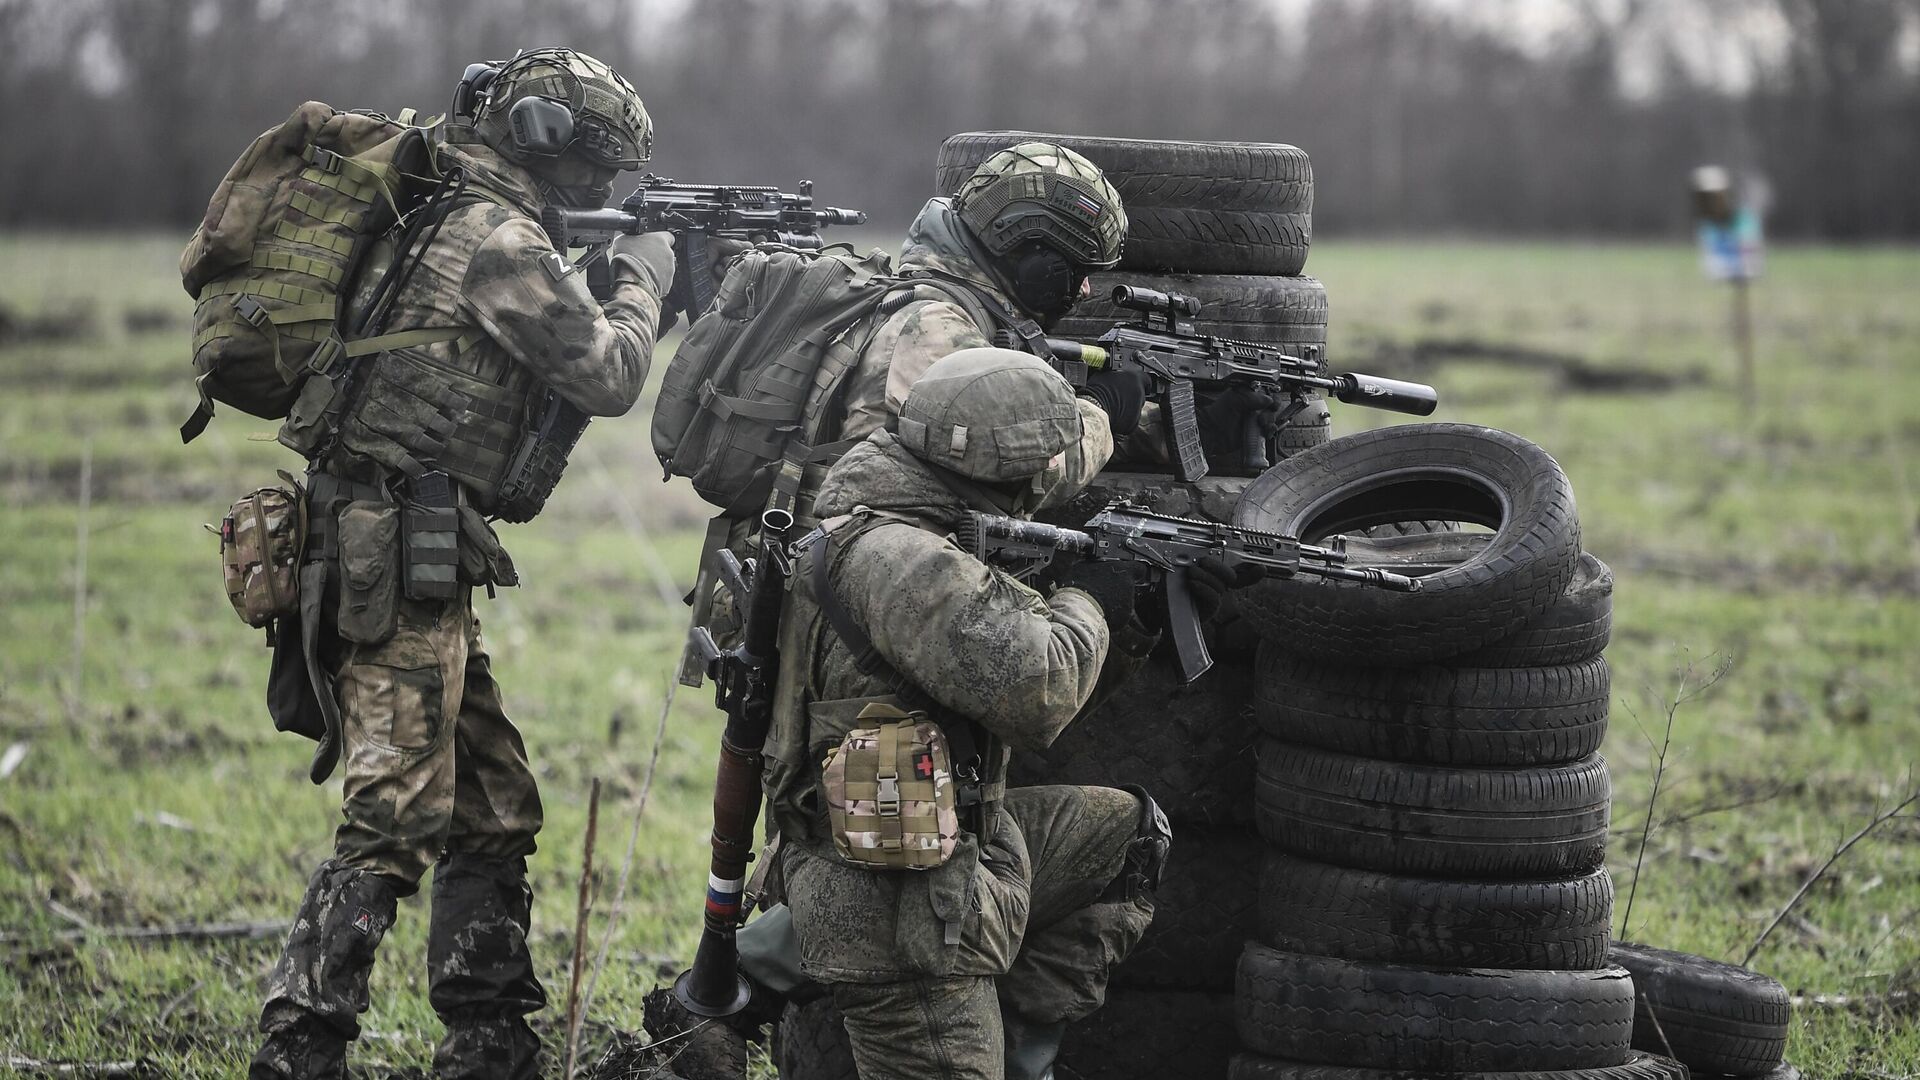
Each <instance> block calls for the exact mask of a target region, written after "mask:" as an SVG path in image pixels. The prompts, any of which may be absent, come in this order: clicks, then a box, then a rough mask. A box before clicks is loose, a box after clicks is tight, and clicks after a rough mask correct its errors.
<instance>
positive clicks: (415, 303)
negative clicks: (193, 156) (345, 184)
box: [280, 129, 660, 509]
mask: <svg viewBox="0 0 1920 1080" xmlns="http://www.w3.org/2000/svg"><path fill="white" fill-rule="evenodd" d="M455 133H456V135H457V129H456V132H455ZM438 152H439V155H440V159H441V162H442V164H443V166H444V165H448V164H458V165H460V166H462V167H464V168H466V169H467V170H468V173H469V175H470V176H471V177H472V178H473V181H472V182H473V183H474V184H476V185H478V186H479V187H482V188H484V189H485V190H486V191H488V192H491V193H494V194H495V195H497V196H498V197H499V201H498V202H496V201H492V200H489V199H480V200H474V201H468V202H464V203H462V204H461V205H459V206H458V207H456V208H455V209H454V210H453V211H451V212H450V213H449V214H448V216H447V219H446V221H445V223H444V224H442V225H441V228H440V234H439V236H438V237H437V238H436V239H435V240H434V243H433V245H432V246H431V247H429V248H428V249H427V250H426V252H425V254H424V255H422V256H421V257H420V260H419V265H418V266H417V267H416V268H415V269H414V271H413V275H412V277H411V278H410V279H409V281H408V283H407V287H406V288H405V289H404V290H402V291H401V293H400V295H399V297H398V298H397V299H396V300H395V301H394V304H393V307H392V309H391V311H390V312H389V315H388V318H387V330H388V331H390V332H400V331H405V330H412V329H427V328H438V327H449V326H455V327H458V326H464V327H471V328H473V332H472V333H471V334H470V335H469V336H467V337H464V338H462V339H460V340H456V341H448V342H440V343H435V344H429V345H419V346H414V347H411V348H407V349H401V350H397V351H396V352H394V353H390V354H379V355H377V356H374V357H370V358H368V360H365V361H362V363H365V364H369V366H370V367H371V371H370V372H368V373H367V374H366V376H365V377H363V382H364V387H363V392H362V394H361V400H360V402H359V404H358V405H357V406H356V408H355V410H354V412H353V413H352V414H351V415H350V416H348V417H347V418H346V420H345V422H344V424H343V426H342V429H341V432H340V439H339V443H338V446H337V447H336V448H335V450H334V453H333V456H332V458H331V459H330V460H329V461H327V462H326V463H325V465H326V468H327V469H328V471H330V472H334V473H335V474H336V475H340V476H343V477H345V478H347V479H354V480H363V481H373V480H377V479H379V478H380V477H381V476H382V475H383V474H390V473H398V472H403V471H405V470H407V469H408V468H410V467H411V465H410V463H412V462H432V463H434V464H437V465H439V466H441V467H443V468H445V469H446V470H447V472H449V473H450V474H451V475H453V476H454V478H455V479H456V480H459V481H461V482H462V483H463V484H464V485H465V486H466V487H468V489H469V492H470V494H472V495H473V496H474V498H475V499H476V501H477V502H478V504H479V505H480V506H481V507H482V508H483V509H484V508H486V506H487V500H488V498H489V497H490V495H491V491H490V490H489V488H490V486H491V485H493V484H497V483H498V482H499V479H500V476H501V475H502V474H503V473H504V471H505V469H506V466H507V464H508V455H509V454H510V453H511V452H512V450H513V445H514V443H513V440H514V439H516V438H517V437H518V435H519V431H520V426H521V423H522V420H523V417H524V415H525V408H526V397H527V394H528V392H529V390H530V389H531V388H532V387H533V386H534V384H535V382H536V381H538V382H541V383H545V384H546V385H548V386H551V387H552V388H553V389H554V390H555V391H557V392H558V393H559V394H560V395H561V396H563V397H565V398H566V399H567V400H568V401H570V402H571V403H573V404H574V405H576V406H578V407H579V408H580V409H581V410H583V411H585V412H587V413H589V414H591V415H594V416H618V415H621V414H623V413H625V412H626V411H627V410H628V409H630V408H632V406H633V403H634V401H636V400H637V399H638V398H639V395H640V388H641V386H642V385H643V384H644V383H645V382H646V378H647V372H648V369H649V367H650V366H651V363H652V355H653V344H654V336H655V333H656V331H657V329H658V327H659V322H660V299H659V297H658V296H656V295H655V294H654V292H653V291H652V286H651V284H650V283H649V282H647V281H643V280H642V278H641V275H640V274H638V273H637V272H635V271H634V270H633V269H631V268H630V267H625V266H622V267H620V268H619V269H617V270H616V272H615V286H614V292H613V296H612V298H611V299H610V300H609V301H608V302H607V303H606V305H605V306H604V307H603V306H602V305H601V304H599V303H598V302H596V301H595V300H594V299H593V296H592V294H591V293H590V292H589V291H588V289H587V283H586V274H585V272H584V271H582V270H580V269H579V268H577V267H575V266H573V264H571V263H569V262H567V261H566V259H565V258H564V253H560V252H556V251H554V249H553V245H552V243H551V242H549V241H548V239H547V235H546V232H545V231H544V230H542V229H541V227H540V224H539V221H538V217H539V213H540V209H541V206H542V202H541V199H540V195H539V193H538V192H537V190H536V189H535V186H534V183H533V181H532V178H531V177H530V176H528V174H527V173H526V172H525V170H523V169H521V168H519V167H518V166H515V165H513V164H512V163H511V162H509V161H507V160H506V159H505V158H503V157H501V156H500V155H499V154H497V153H495V152H494V151H493V150H490V149H488V148H487V147H485V146H483V145H480V144H479V143H475V142H449V143H446V144H443V145H442V146H441V147H440V148H439V151H438ZM391 258H392V253H391V251H389V250H384V249H383V250H380V251H376V253H375V254H374V256H373V257H372V258H370V259H369V265H368V267H367V269H366V271H365V272H364V273H363V274H362V277H361V281H360V288H359V290H358V291H357V293H356V294H355V296H354V297H353V299H352V301H351V302H350V303H349V306H348V319H349V320H351V319H352V318H354V317H356V316H357V314H358V312H359V311H360V310H361V309H362V308H363V307H364V306H365V304H366V303H367V302H368V300H369V297H370V294H371V292H372V290H373V288H374V286H375V285H376V284H377V283H378V281H379V279H380V276H381V271H382V270H383V269H384V264H385V263H386V262H388V261H390V260H391ZM319 381H320V380H312V382H319ZM323 404H324V400H323V399H321V398H320V395H319V394H318V393H316V394H313V395H309V394H304V393H303V394H302V397H301V399H300V400H299V401H298V402H296V403H295V405H294V409H293V413H292V414H291V415H290V416H289V417H288V420H287V423H286V424H285V425H283V426H282V428H281V434H280V441H281V442H283V443H285V444H287V445H288V446H291V447H293V448H294V449H296V450H299V451H302V452H307V451H310V450H312V449H313V448H314V447H315V445H316V444H317V442H318V436H319V433H318V432H316V431H315V424H316V416H315V413H316V412H317V410H318V408H319V406H320V405H323Z"/></svg>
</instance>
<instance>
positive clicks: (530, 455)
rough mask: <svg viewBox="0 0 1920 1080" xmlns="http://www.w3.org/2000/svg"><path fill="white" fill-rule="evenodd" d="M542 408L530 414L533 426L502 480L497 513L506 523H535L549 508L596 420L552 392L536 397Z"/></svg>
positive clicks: (495, 509) (496, 500)
mask: <svg viewBox="0 0 1920 1080" xmlns="http://www.w3.org/2000/svg"><path fill="white" fill-rule="evenodd" d="M534 397H535V399H536V400H537V402H538V404H537V406H536V407H533V408H530V409H528V410H527V414H528V416H529V417H530V419H531V422H530V423H529V424H527V426H526V430H525V431H524V432H522V433H521V435H520V441H519V443H518V444H517V445H516V446H515V447H514V450H513V455H512V457H510V458H509V459H508V461H507V467H506V471H505V472H504V474H503V475H502V476H501V478H500V486H499V493H498V494H497V495H496V496H495V497H494V501H493V512H494V514H495V515H496V516H497V517H499V518H500V519H501V520H503V521H511V522H515V523H518V522H522V521H531V520H533V517H534V515H536V514H538V513H539V512H540V511H541V510H542V509H544V508H545V507H546V505H547V496H549V495H552V494H553V489H554V488H556V487H558V486H559V484H560V474H561V473H562V472H565V471H566V468H567V456H568V455H569V454H571V453H573V447H574V444H575V443H577V442H579V441H580V436H581V434H582V433H583V432H585V431H586V430H587V422H588V421H589V420H591V419H592V417H590V416H588V415H587V414H586V413H585V412H583V411H581V410H580V408H579V407H578V406H576V405H574V404H573V403H572V402H570V401H568V400H567V399H566V398H563V397H561V396H560V395H559V394H557V393H555V392H553V391H552V390H540V391H537V392H536V393H535V395H534Z"/></svg>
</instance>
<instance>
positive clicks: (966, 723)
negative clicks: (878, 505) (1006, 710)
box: [794, 506, 1007, 832]
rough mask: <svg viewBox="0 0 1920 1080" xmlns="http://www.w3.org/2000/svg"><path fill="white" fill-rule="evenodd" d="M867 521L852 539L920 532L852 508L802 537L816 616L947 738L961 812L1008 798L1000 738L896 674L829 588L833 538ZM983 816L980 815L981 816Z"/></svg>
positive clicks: (866, 671)
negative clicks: (887, 530) (879, 531)
mask: <svg viewBox="0 0 1920 1080" xmlns="http://www.w3.org/2000/svg"><path fill="white" fill-rule="evenodd" d="M861 517H865V518H869V519H871V520H870V522H863V523H861V524H859V525H856V526H855V527H854V535H856V536H857V535H859V534H860V533H863V532H866V531H867V530H868V529H871V528H874V527H875V526H878V525H882V524H886V523H887V522H889V521H891V522H897V523H900V524H904V525H910V526H912V527H913V528H916V529H917V528H920V525H919V523H918V522H915V521H914V520H913V519H912V518H908V517H903V516H901V515H899V514H890V513H887V512H886V511H884V510H874V509H872V508H870V507H864V506H862V507H856V508H855V509H854V511H853V514H851V515H849V516H848V517H846V518H840V519H837V520H835V521H828V522H822V523H821V524H820V525H819V526H818V527H817V528H815V529H814V530H813V532H811V533H809V534H808V535H806V536H803V537H801V538H800V541H799V542H798V543H797V544H795V545H794V546H795V551H796V552H797V553H798V554H799V555H800V557H801V558H802V559H804V560H805V561H806V562H807V569H806V574H807V584H808V588H809V589H810V590H811V591H812V592H813V599H814V603H815V604H817V605H818V606H819V608H820V613H821V614H822V615H823V616H825V617H826V620H827V625H828V626H829V627H830V628H831V629H832V630H833V632H834V634H835V636H837V637H839V639H840V640H841V642H842V643H843V644H845V645H846V647H847V650H848V651H849V652H851V653H852V654H853V662H854V666H856V667H858V668H859V669H860V673H861V674H863V675H865V676H867V677H868V678H872V679H878V680H880V681H881V682H883V683H885V684H886V685H887V688H888V690H890V691H891V692H892V693H893V694H894V696H896V697H898V698H899V699H900V700H901V701H904V702H906V703H907V706H908V708H911V709H917V710H920V711H923V712H925V713H927V714H928V715H929V716H930V717H933V718H934V722H935V723H938V724H939V725H940V729H941V730H942V731H944V732H945V733H946V736H947V746H948V749H949V751H950V752H951V754H952V758H953V761H952V765H953V775H954V779H955V781H956V786H957V788H958V790H959V802H960V806H961V807H962V808H969V807H985V806H986V805H987V804H991V803H997V802H999V801H1000V800H1001V799H1002V798H1004V797H1005V796H1006V792H1007V785H1006V780H1005V778H1004V777H1000V776H996V775H993V773H994V772H996V771H997V768H998V762H999V757H1000V741H999V737H998V736H996V735H994V734H993V733H991V732H989V731H988V730H987V729H986V728H985V727H983V726H981V724H980V723H979V721H977V720H974V719H973V718H971V717H964V716H960V715H958V714H957V713H955V712H954V711H953V710H952V709H949V708H947V707H946V706H944V705H942V704H940V703H939V702H938V701H935V700H934V699H933V696H932V695H930V694H928V693H927V692H926V691H925V690H922V689H920V687H919V686H918V685H916V684H915V683H914V682H913V681H912V680H910V679H908V678H907V677H906V676H905V675H903V674H901V673H900V670H899V669H898V668H896V667H894V666H893V665H892V664H891V663H889V662H888V661H887V658H886V657H885V656H882V655H881V654H880V650H879V649H878V648H876V647H875V646H874V644H873V638H872V637H870V636H869V635H868V634H867V631H866V628H865V627H863V626H861V625H860V622H859V620H858V619H855V618H854V616H853V612H851V611H849V610H847V605H846V604H844V603H842V602H841V600H840V596H839V594H838V593H836V592H835V591H834V588H833V577H832V563H833V542H834V539H835V537H834V534H835V532H837V531H838V530H839V529H840V528H841V527H844V526H845V525H846V523H847V522H848V521H850V520H852V519H854V518H861ZM981 813H982V815H983V816H984V810H982V811H981ZM981 824H982V820H981V819H980V818H976V819H975V821H974V831H975V832H981V831H983V830H982V828H981Z"/></svg>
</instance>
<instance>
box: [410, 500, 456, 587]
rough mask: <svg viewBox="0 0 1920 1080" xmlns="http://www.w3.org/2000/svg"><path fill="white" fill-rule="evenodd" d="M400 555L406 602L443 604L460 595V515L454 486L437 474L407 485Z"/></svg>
mask: <svg viewBox="0 0 1920 1080" xmlns="http://www.w3.org/2000/svg"><path fill="white" fill-rule="evenodd" d="M406 491H407V502H406V507H405V509H404V510H403V511H402V514H401V519H402V522H403V524H404V528H403V529H402V532H401V536H402V545H401V547H402V552H403V554H404V556H405V557H404V560H403V566H404V567H405V571H406V572H405V578H404V580H405V584H406V594H407V599H409V600H428V601H439V602H445V601H448V600H453V599H455V598H457V597H458V596H459V595H460V581H459V573H460V511H459V499H458V497H457V496H456V495H455V493H454V490H453V482H452V481H451V480H449V479H447V474H446V473H443V472H439V471H434V472H429V473H427V474H426V475H424V476H418V477H414V478H413V479H411V480H408V481H407V484H406Z"/></svg>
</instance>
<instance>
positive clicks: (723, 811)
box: [673, 509, 793, 1016]
mask: <svg viewBox="0 0 1920 1080" xmlns="http://www.w3.org/2000/svg"><path fill="white" fill-rule="evenodd" d="M792 529H793V515H792V514H789V513H787V512H786V511H785V510H779V509H774V510H768V511H767V512H766V513H764V514H762V515H761V516H760V555H759V557H758V558H755V559H749V560H747V562H746V563H745V564H744V565H743V564H742V563H741V562H740V560H739V559H737V558H735V557H734V555H733V552H731V551H728V550H726V549H724V548H722V549H721V550H720V553H719V556H720V564H721V576H722V577H723V578H724V579H725V580H726V583H727V588H729V589H731V590H732V591H733V595H734V596H737V597H742V598H745V601H746V626H745V632H744V634H743V635H742V637H741V641H740V644H738V645H735V646H734V647H733V648H731V649H722V648H720V647H719V646H718V645H717V644H715V643H714V640H713V635H712V634H710V633H708V632H707V628H706V627H704V626H696V627H694V628H693V630H692V631H691V634H692V638H693V647H694V651H695V652H696V653H697V654H698V655H699V656H700V658H701V659H702V660H704V661H706V664H707V674H708V675H709V676H710V677H712V679H713V686H714V690H713V696H714V701H715V703H716V704H718V705H719V706H720V708H721V709H723V710H725V712H726V714H727V726H726V730H725V731H724V732H722V733H721V735H720V768H719V773H718V775H717V776H716V777H715V778H714V785H713V837H712V844H713V862H712V864H711V865H710V867H709V869H708V874H707V903H706V910H705V916H704V921H703V926H702V929H701V933H700V945H699V948H698V949H697V950H696V951H695V952H694V955H693V967H691V968H689V969H687V971H685V972H684V973H682V974H681V976H680V977H679V978H678V979H676V980H675V981H674V984H673V994H674V997H676V998H678V999H679V1000H680V1003H681V1004H682V1005H684V1006H686V1008H687V1011H689V1012H691V1013H693V1014H695V1015H696V1016H732V1015H733V1014H734V1013H737V1012H739V1011H740V1010H741V1009H743V1008H745V1007H746V1005H747V998H748V995H749V988H748V986H747V981H746V980H745V979H743V978H741V977H740V974H739V970H738V969H739V952H738V950H737V948H736V947H735V945H734V933H735V932H736V931H737V930H738V929H739V928H740V923H741V922H742V921H743V920H744V918H745V913H744V912H743V911H742V910H741V908H742V900H743V897H744V894H745V892H746V885H747V863H749V862H751V861H752V860H753V846H754V845H753V829H754V825H755V823H756V822H757V821H758V820H759V817H760V803H761V799H762V794H761V781H760V751H761V749H762V748H764V747H765V746H766V744H767V729H768V728H769V727H771V726H772V724H773V687H774V680H775V678H776V677H777V676H778V674H779V670H780V611H781V608H782V607H783V606H784V603H785V600H786V594H787V578H788V577H790V576H791V575H792V572H793V567H792V564H791V562H790V560H789V559H788V558H787V533H788V532H790V531H791V530H792Z"/></svg>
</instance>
